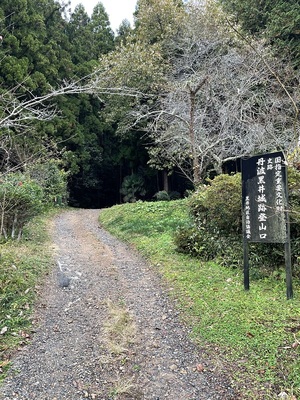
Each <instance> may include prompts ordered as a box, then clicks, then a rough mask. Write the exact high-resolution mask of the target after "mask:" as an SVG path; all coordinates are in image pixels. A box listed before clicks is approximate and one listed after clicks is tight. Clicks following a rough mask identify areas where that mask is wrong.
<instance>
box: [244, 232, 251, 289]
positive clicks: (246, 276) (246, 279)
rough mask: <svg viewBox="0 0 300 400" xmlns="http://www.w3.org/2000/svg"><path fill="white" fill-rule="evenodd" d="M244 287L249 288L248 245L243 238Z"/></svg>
mask: <svg viewBox="0 0 300 400" xmlns="http://www.w3.org/2000/svg"><path fill="white" fill-rule="evenodd" d="M244 288H245V290H249V289H250V279H249V245H248V242H247V240H246V239H245V238H244Z"/></svg>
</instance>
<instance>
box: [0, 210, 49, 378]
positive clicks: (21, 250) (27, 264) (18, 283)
mask: <svg viewBox="0 0 300 400" xmlns="http://www.w3.org/2000/svg"><path fill="white" fill-rule="evenodd" d="M47 222H48V221H47V220H46V218H45V216H43V218H41V217H36V218H34V219H33V220H32V221H31V222H30V223H28V224H27V225H26V229H24V235H23V240H21V241H19V242H16V241H8V242H6V243H5V244H0V253H1V255H0V276H1V279H0V331H3V332H4V331H5V333H3V334H2V335H1V337H0V381H1V379H2V378H3V377H4V375H5V371H6V369H7V367H8V364H9V356H10V355H11V353H12V352H13V350H14V349H16V348H18V347H19V346H22V345H24V344H26V343H27V342H28V341H29V340H31V337H30V335H31V329H30V328H31V322H32V319H30V316H31V313H32V306H33V304H34V302H35V300H36V298H35V296H36V291H35V287H36V285H37V284H39V282H41V279H42V278H43V276H44V274H45V273H46V271H47V270H48V268H49V267H50V265H51V259H50V256H51V255H50V250H49V249H50V248H49V246H47V245H46V244H47V241H48V239H49V237H48V232H47V226H49V224H47Z"/></svg>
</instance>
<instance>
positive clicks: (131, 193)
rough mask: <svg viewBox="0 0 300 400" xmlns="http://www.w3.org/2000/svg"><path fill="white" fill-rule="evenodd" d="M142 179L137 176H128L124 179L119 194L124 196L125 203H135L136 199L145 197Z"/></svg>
mask: <svg viewBox="0 0 300 400" xmlns="http://www.w3.org/2000/svg"><path fill="white" fill-rule="evenodd" d="M144 184H145V183H144V179H143V178H142V176H140V175H138V174H132V175H128V176H126V177H125V178H124V180H123V183H122V187H121V190H120V192H121V194H123V195H124V197H123V200H124V202H125V203H135V202H136V201H137V200H138V199H141V198H142V197H143V196H145V194H146V191H145V187H144Z"/></svg>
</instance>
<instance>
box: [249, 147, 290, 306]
mask: <svg viewBox="0 0 300 400" xmlns="http://www.w3.org/2000/svg"><path fill="white" fill-rule="evenodd" d="M241 169H242V212H243V236H244V287H245V289H246V290H248V289H249V257H248V242H258V243H284V246H285V262H286V285H287V298H288V299H291V298H292V297H293V289H292V272H291V245H290V228H289V214H288V189H287V167H286V162H285V157H284V154H283V153H282V152H276V153H269V154H261V155H257V156H254V157H251V158H245V159H242V164H241Z"/></svg>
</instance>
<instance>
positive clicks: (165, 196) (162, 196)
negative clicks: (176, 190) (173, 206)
mask: <svg viewBox="0 0 300 400" xmlns="http://www.w3.org/2000/svg"><path fill="white" fill-rule="evenodd" d="M154 197H155V198H156V200H157V201H169V200H170V196H169V193H168V192H167V191H166V190H161V191H159V192H157V193H155V195H154Z"/></svg>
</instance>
